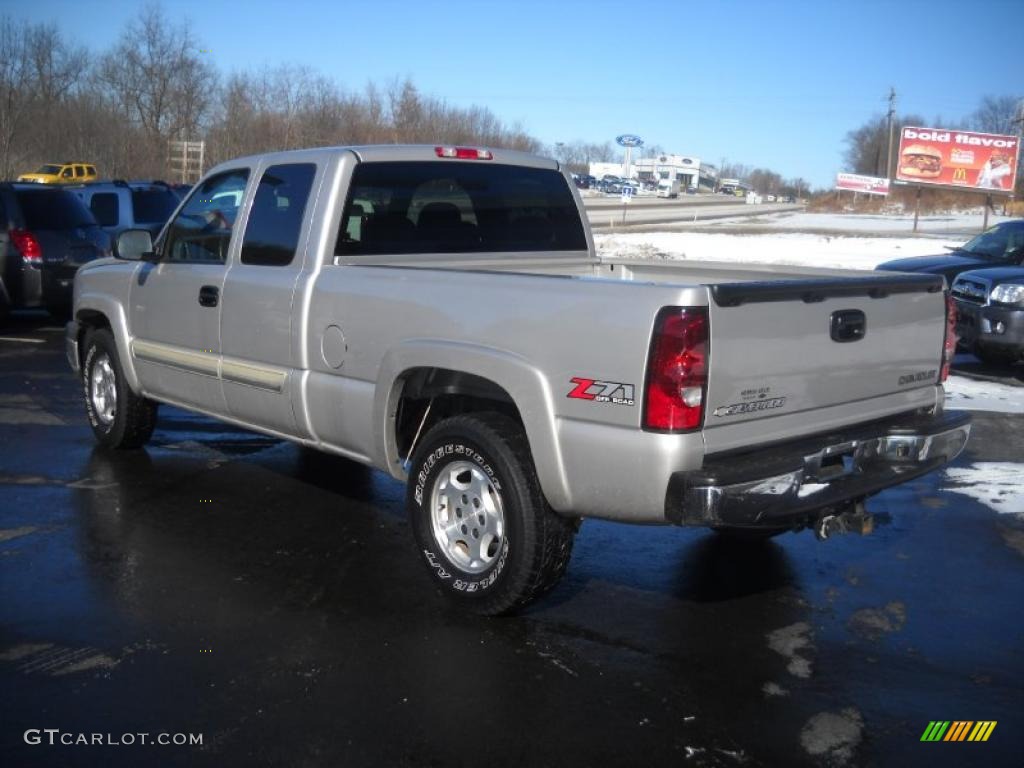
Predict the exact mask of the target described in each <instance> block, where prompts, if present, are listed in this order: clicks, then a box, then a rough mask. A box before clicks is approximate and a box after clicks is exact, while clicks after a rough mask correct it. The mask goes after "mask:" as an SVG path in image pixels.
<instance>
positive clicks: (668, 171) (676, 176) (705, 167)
mask: <svg viewBox="0 0 1024 768" xmlns="http://www.w3.org/2000/svg"><path fill="white" fill-rule="evenodd" d="M633 167H634V169H635V171H636V177H637V178H638V179H639V180H640V181H655V182H660V181H668V182H673V181H678V182H679V186H680V188H682V189H687V188H689V187H707V188H708V189H714V188H715V183H716V182H717V181H718V168H716V167H715V166H713V165H709V164H707V163H704V164H702V163H701V161H700V158H697V157H690V156H689V155H658V156H657V157H641V158H639V159H638V160H637V161H636V162H635V163H633Z"/></svg>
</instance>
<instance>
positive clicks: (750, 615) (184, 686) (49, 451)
mask: <svg viewBox="0 0 1024 768" xmlns="http://www.w3.org/2000/svg"><path fill="white" fill-rule="evenodd" d="M972 365H973V369H972V370H971V371H969V372H972V373H973V374H975V375H979V376H981V377H989V378H994V379H996V380H998V379H1000V377H1003V378H1006V379H1008V380H1011V383H1013V381H1012V380H1013V379H1014V376H1015V375H1016V374H1013V373H1009V372H1000V371H991V370H986V369H982V368H980V367H978V366H977V365H974V364H969V366H972ZM1021 393H1022V397H1024V388H1022V389H1021ZM1022 427H1024V415H1019V414H1018V415H1013V414H1006V413H999V414H992V413H984V412H978V413H976V414H975V426H974V433H973V435H972V439H971V442H970V443H969V445H968V448H967V450H966V452H965V454H964V455H962V456H961V457H960V459H959V460H958V461H957V465H958V466H969V465H972V464H974V463H977V462H1001V463H1006V462H1022V461H1024V429H1022ZM0 447H2V451H0V693H2V696H0V723H2V726H0V765H5V766H19V767H21V766H37V765H38V766H44V765H45V766H49V765H61V766H86V765H88V766H92V765H108V766H114V765H132V766H138V765H218V766H224V765H250V766H258V765H296V766H318V765H331V766H370V765H374V766H376V765H380V766H461V765H467V766H468V765H474V766H476V765H483V764H486V765H490V766H575V765H582V766H593V765H601V766H618V765H630V766H634V765H649V766H655V765H658V766H660V765H673V766H678V765H697V766H704V765H707V766H734V765H744V766H760V765H764V766H780V765H786V766H801V765H843V764H848V765H921V764H925V763H927V764H929V765H933V766H942V765H951V766H952V765H957V766H964V765H978V766H992V765H1020V760H1021V755H1024V613H1022V611H1021V610H1020V608H1021V605H1022V603H1024V520H1022V519H1020V518H1019V517H1017V516H1015V515H1013V514H999V513H997V512H996V511H994V510H993V509H992V507H991V506H990V505H987V504H984V503H981V502H980V501H978V500H976V499H975V498H974V497H972V496H970V495H967V494H964V493H958V492H953V491H950V490H948V487H949V485H950V481H949V479H948V478H947V477H946V476H944V475H942V474H933V475H931V476H927V477H925V478H922V479H919V480H917V481H914V482H912V483H909V484H907V485H905V486H901V487H898V488H895V489H892V490H890V491H887V492H885V493H883V494H881V495H880V496H878V497H876V498H875V499H873V500H872V501H871V502H869V509H870V510H871V511H873V512H874V513H876V515H877V518H876V522H877V528H876V530H875V532H874V533H873V534H872V535H870V536H867V537H863V538H862V537H853V536H847V537H840V538H837V539H835V540H830V541H828V542H824V543H819V542H817V541H816V540H815V539H814V537H813V536H812V535H810V534H809V533H803V534H799V535H786V536H783V537H780V538H778V539H776V540H773V541H772V542H768V543H766V544H763V545H756V546H750V545H747V546H737V545H734V544H730V543H729V542H726V541H723V540H720V539H719V538H718V537H716V536H715V535H713V534H711V533H709V532H705V531H701V530H685V529H677V528H637V527H625V526H620V525H615V524H610V523H603V522H598V521H587V522H585V523H584V525H583V528H582V530H581V532H580V535H579V536H578V537H577V542H576V549H575V552H574V555H573V559H572V563H571V565H570V569H569V573H568V576H567V578H566V579H565V580H564V581H563V582H562V583H561V584H560V586H559V587H558V588H556V590H555V591H554V592H553V593H552V594H551V595H550V596H549V597H548V598H547V599H546V600H544V601H543V602H541V603H539V604H537V605H535V606H533V607H532V608H531V609H530V610H529V611H528V612H526V613H525V614H524V615H521V616H518V617H514V618H506V619H499V620H493V619H491V620H485V619H476V618H467V617H465V616H461V615H458V614H455V613H452V612H451V611H449V610H448V609H447V608H446V606H445V604H444V603H443V602H441V600H440V598H439V596H437V595H436V594H435V593H434V591H433V589H432V587H431V586H430V583H429V582H428V580H427V579H426V578H425V575H424V573H423V572H422V566H421V565H420V563H419V562H418V560H417V559H416V558H415V557H414V556H413V546H412V543H411V536H410V534H409V531H408V529H407V526H406V523H405V520H404V513H403V509H402V498H403V489H402V487H401V486H400V485H399V484H397V483H396V482H394V481H392V480H391V479H390V478H387V477H385V476H383V475H381V474H380V473H376V472H371V471H368V470H364V469H362V468H360V467H358V466H353V465H350V464H348V463H346V462H344V461H341V460H338V459H334V458H331V457H326V456H319V455H316V454H313V453H310V452H307V451H304V450H301V449H299V448H297V447H295V446H293V445H290V444H287V443H282V442H280V441H278V440H274V439H271V438H267V437H263V436H260V435H256V434H253V433H248V432H244V431H241V430H237V429H234V428H231V427H226V426H224V425H220V424H218V423H216V422H214V421H212V420H209V419H206V418H203V417H199V416H194V415H191V414H188V413H185V412H183V411H179V410H175V409H171V408H165V409H163V410H162V412H161V420H160V423H159V426H158V428H157V433H156V435H155V438H154V440H153V443H152V445H151V446H150V447H148V448H147V449H145V450H141V451H133V452H125V453H109V452H105V451H102V450H99V449H97V448H96V447H95V446H94V442H93V438H92V434H91V432H90V430H89V428H88V425H87V424H86V421H85V418H84V415H83V410H82V405H81V395H80V386H79V384H78V382H77V381H76V380H75V379H74V377H73V376H72V375H71V373H70V371H69V369H68V368H67V364H66V362H65V360H64V357H63V345H62V335H61V329H60V328H59V327H58V326H57V325H56V324H54V323H53V322H52V321H51V320H49V319H48V318H47V317H45V316H42V315H38V316H37V315H22V316H18V317H16V318H14V320H13V321H12V323H10V324H8V325H7V326H6V327H5V328H4V329H2V330H0ZM995 492H996V491H993V493H995ZM935 720H944V721H945V720H948V721H983V720H985V721H996V722H997V723H998V725H997V726H996V727H995V729H994V730H993V732H992V735H991V737H990V738H989V740H988V741H987V742H984V743H969V742H964V743H922V742H921V741H920V739H921V736H922V734H923V733H924V731H925V729H926V727H927V726H928V724H929V722H930V721H935ZM43 729H59V730H60V731H61V733H68V734H72V735H73V736H77V735H78V734H93V733H102V734H109V735H110V736H111V737H112V738H113V739H115V740H116V739H121V740H122V744H121V745H119V746H113V745H99V744H96V745H82V744H77V745H70V746H62V745H60V743H59V741H58V743H56V744H54V745H52V746H51V745H49V744H48V743H46V742H45V740H44V741H43V743H40V744H27V743H26V739H25V732H26V731H29V730H43ZM140 733H147V734H151V735H154V736H155V735H156V734H161V733H168V734H178V733H184V734H202V744H201V745H181V746H177V745H173V744H172V745H166V746H164V745H142V744H139V743H135V744H130V745H129V744H127V743H123V742H125V741H126V739H124V738H123V736H124V734H140ZM136 741H138V739H137V738H136Z"/></svg>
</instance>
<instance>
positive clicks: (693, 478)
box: [65, 145, 970, 614]
mask: <svg viewBox="0 0 1024 768" xmlns="http://www.w3.org/2000/svg"><path fill="white" fill-rule="evenodd" d="M117 251H118V256H119V258H118V259H116V260H115V259H103V260H101V261H98V262H96V263H93V264H90V265H88V266H86V268H85V269H84V270H82V272H80V273H79V275H78V276H77V278H76V280H75V314H74V319H73V320H72V322H70V323H68V326H67V331H66V337H65V343H66V349H67V355H68V362H69V364H70V365H71V367H72V369H73V370H75V371H76V372H78V373H79V375H80V376H81V379H80V380H81V382H82V384H83V392H84V395H85V398H84V400H85V403H84V405H85V412H86V416H87V418H88V421H89V424H90V425H91V427H92V430H93V432H94V435H95V438H96V440H97V441H98V442H99V443H100V444H102V445H104V446H106V447H108V448H128V447H138V446H140V445H142V444H144V443H145V442H146V441H147V440H148V439H149V438H150V436H151V435H152V433H153V430H154V427H155V424H156V420H157V415H158V412H157V403H170V404H174V405H177V406H180V407H185V408H190V409H193V410H197V411H201V412H203V413H207V414H210V415H212V416H217V417H220V418H222V419H225V420H228V421H230V422H231V423H234V424H239V425H241V426H245V427H248V428H252V429H255V430H257V431H263V432H267V433H269V434H273V435H275V436H277V437H285V438H289V439H292V440H294V441H296V442H299V443H301V444H303V445H305V446H308V447H310V448H315V449H321V450H324V451H328V452H333V453H338V454H342V455H344V456H347V457H349V458H350V459H354V460H356V461H359V462H361V463H363V464H367V465H370V466H372V467H375V468H377V469H379V470H381V471H384V472H388V473H389V474H390V475H391V476H392V477H393V478H394V479H396V480H399V481H401V482H403V483H405V484H406V511H407V514H408V520H409V530H410V533H411V536H412V537H413V538H415V541H416V547H415V549H414V548H413V547H410V548H409V554H410V555H413V553H414V552H415V556H416V557H417V558H418V559H419V560H420V562H421V563H422V567H423V571H424V574H425V575H426V576H427V577H428V578H430V579H431V580H432V582H433V584H434V586H435V587H436V588H437V589H439V590H440V591H442V592H443V593H444V594H446V595H447V596H448V597H450V598H451V599H452V600H454V601H456V602H457V603H458V604H459V606H460V607H461V608H463V609H464V610H470V611H476V612H479V613H485V614H495V613H505V612H509V611H514V610H517V609H519V608H521V607H522V606H524V605H526V604H527V603H528V602H530V601H531V600H533V599H535V598H537V597H539V596H541V595H543V594H544V593H545V592H547V591H548V590H550V589H551V588H552V587H553V586H554V585H555V584H556V583H557V582H558V580H559V579H560V578H561V576H562V575H563V574H564V572H565V570H566V568H567V567H568V565H569V559H570V555H571V553H572V544H573V537H574V536H575V533H576V530H577V527H578V525H579V524H580V522H581V521H582V520H583V518H605V519H611V520H618V521H621V522H629V523H648V524H661V525H669V524H675V525H687V526H701V527H710V528H714V529H717V530H725V531H731V532H733V533H735V534H737V535H763V536H768V535H775V534H778V533H783V532H786V531H790V530H799V529H801V528H812V529H813V530H814V531H815V532H816V533H817V534H818V536H819V537H820V538H827V537H829V536H830V535H832V534H834V533H838V532H843V531H848V530H849V531H860V532H864V531H866V530H867V528H868V525H869V523H870V516H869V515H868V513H867V512H866V511H865V509H864V507H863V504H862V502H863V500H864V498H865V497H867V496H870V495H872V494H875V493H878V492H879V491H881V490H883V489H885V488H888V487H890V486H893V485H897V484H899V483H904V482H907V481H909V480H912V479H914V478H917V477H920V476H921V475H924V474H926V473H928V472H931V471H933V470H936V469H939V468H941V467H942V466H943V465H945V463H946V462H948V461H950V460H952V459H954V458H955V457H956V456H957V455H958V454H959V453H960V452H961V450H962V449H963V448H964V445H965V444H966V441H967V438H968V434H969V431H970V416H969V415H968V414H966V413H963V412H957V411H953V410H950V409H944V408H943V396H944V395H943V388H942V382H943V381H944V380H945V378H946V376H947V374H948V372H949V362H950V360H951V358H952V354H953V351H954V347H955V338H954V336H953V327H952V322H951V320H950V317H951V316H950V314H949V312H948V306H947V297H946V295H945V294H944V291H943V284H942V279H941V278H939V277H936V276H934V275H888V274H887V275H870V276H867V277H865V276H864V274H863V273H862V272H844V271H842V270H827V271H826V270H803V269H800V268H798V267H792V266H788V267H778V266H774V265H772V266H765V265H757V264H749V265H744V267H743V268H742V269H720V268H713V267H709V265H707V264H701V263H689V262H685V261H675V262H672V261H670V262H658V263H650V264H645V263H643V262H642V261H635V260H622V259H616V258H609V257H607V256H602V255H601V254H599V253H598V252H597V251H596V250H595V247H594V241H593V236H592V234H591V232H590V230H589V227H588V224H587V216H586V211H585V209H584V208H583V204H582V201H581V199H580V195H579V192H578V191H577V190H576V189H575V187H574V185H573V183H572V181H571V179H570V178H569V177H568V175H567V174H566V173H564V171H561V170H560V169H559V167H558V164H557V163H555V161H553V160H549V159H546V158H542V157H537V156H535V155H530V154H526V153H522V152H513V151H506V150H501V149H495V150H487V149H479V148H469V147H436V146H434V145H428V146H418V147H417V146H400V147H399V146H377V147H372V146H371V147H352V148H346V147H331V148H323V149H311V150H301V151H291V152H279V153H273V154H268V155H260V156H254V157H244V158H239V159H236V160H231V161H228V162H225V163H222V164H221V165H219V166H217V167H215V168H213V169H211V170H210V171H209V173H208V174H207V176H206V177H205V178H204V179H203V180H202V181H201V182H200V183H199V186H198V188H197V190H196V192H195V193H193V194H192V195H191V196H190V197H189V198H188V200H187V201H186V203H185V204H184V205H183V206H182V207H181V209H180V210H179V211H178V212H177V213H176V214H175V217H174V218H173V220H172V221H171V222H169V223H168V225H167V226H166V227H165V228H164V229H163V231H162V232H161V235H160V237H159V238H158V239H157V241H156V242H153V240H152V238H151V236H150V233H149V232H148V231H145V230H129V231H127V232H122V233H121V235H120V236H119V238H118V247H117ZM538 265H543V267H542V268H538ZM809 296H810V297H813V300H812V299H809V298H808V297H809ZM609 312H611V313H613V316H612V317H610V318H608V317H607V316H608V314H609ZM754 347H756V354H754V353H753V352H752V349H753V348H754ZM906 514H910V513H909V512H906ZM910 527H911V528H913V526H910ZM904 532H905V533H910V534H912V533H913V531H912V530H910V531H904ZM195 533H196V535H197V536H201V535H202V531H196V532H195ZM613 547H614V544H609V545H608V549H609V551H608V552H607V557H606V558H605V559H604V565H602V567H604V568H608V569H612V568H614V567H615V566H614V563H615V555H616V552H615V550H614V548H613ZM666 565H667V564H665V563H661V564H658V563H651V564H650V567H651V568H652V569H657V568H662V569H664V568H665V567H666Z"/></svg>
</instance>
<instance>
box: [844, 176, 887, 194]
mask: <svg viewBox="0 0 1024 768" xmlns="http://www.w3.org/2000/svg"><path fill="white" fill-rule="evenodd" d="M836 189H846V190H849V191H850V192H864V193H865V194H868V195H888V194H889V180H888V179H882V178H879V177H877V176H862V175H860V174H857V173H837V174H836Z"/></svg>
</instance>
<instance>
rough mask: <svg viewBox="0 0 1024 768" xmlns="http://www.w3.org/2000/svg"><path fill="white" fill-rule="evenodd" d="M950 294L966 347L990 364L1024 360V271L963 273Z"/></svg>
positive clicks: (1021, 268) (961, 338) (1001, 268)
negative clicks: (954, 303)
mask: <svg viewBox="0 0 1024 768" xmlns="http://www.w3.org/2000/svg"><path fill="white" fill-rule="evenodd" d="M950 293H951V294H952V295H953V299H954V300H955V301H956V310H957V316H956V317H957V328H956V330H957V338H958V339H959V341H960V344H961V345H962V346H964V347H966V348H967V349H969V350H971V351H972V352H974V354H976V355H977V356H978V357H980V358H981V359H982V360H984V361H985V362H987V363H1007V364H1008V363H1015V362H1017V361H1018V360H1021V359H1024V267H994V268H992V269H975V270H971V271H969V272H962V273H961V274H960V276H959V277H957V279H956V280H955V281H954V282H953V287H952V289H951V290H950Z"/></svg>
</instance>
